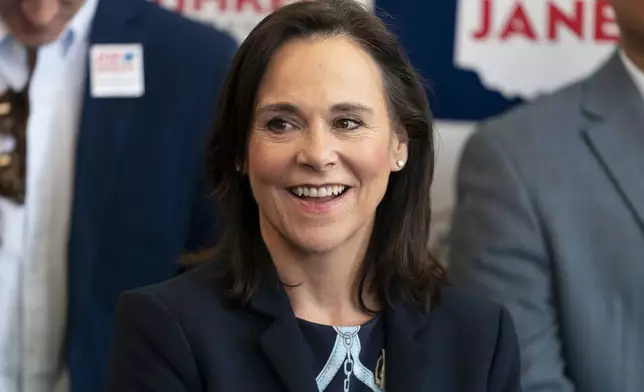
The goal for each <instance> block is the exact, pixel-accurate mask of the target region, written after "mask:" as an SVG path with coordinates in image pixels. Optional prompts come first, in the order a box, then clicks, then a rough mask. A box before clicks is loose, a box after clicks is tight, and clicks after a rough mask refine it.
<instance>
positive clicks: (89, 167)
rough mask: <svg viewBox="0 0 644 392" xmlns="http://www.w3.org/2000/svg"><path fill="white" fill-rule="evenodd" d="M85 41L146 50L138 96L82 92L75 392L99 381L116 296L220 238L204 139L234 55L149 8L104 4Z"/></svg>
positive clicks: (72, 342) (71, 358)
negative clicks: (207, 175)
mask: <svg viewBox="0 0 644 392" xmlns="http://www.w3.org/2000/svg"><path fill="white" fill-rule="evenodd" d="M89 39H90V45H91V44H118V43H140V44H142V46H143V57H144V61H143V63H144V73H145V94H144V96H142V97H140V98H92V97H91V96H90V92H89V82H86V87H85V99H84V104H83V110H82V118H81V128H80V133H79V140H78V146H77V152H76V172H75V184H74V205H73V212H72V218H71V219H72V224H71V232H70V239H69V244H68V262H69V268H68V271H69V272H68V285H69V306H68V312H69V316H68V337H67V344H68V346H67V360H68V365H69V370H70V376H71V390H72V392H90V391H97V390H99V389H100V386H101V385H102V384H103V382H104V378H105V371H106V368H107V356H108V347H109V341H110V330H111V326H112V318H113V310H114V304H115V302H116V299H117V297H118V295H119V293H121V292H122V291H124V290H127V289H132V288H135V287H139V286H143V285H147V284H151V283H155V282H158V281H161V280H164V279H167V278H170V277H172V276H174V275H175V274H176V273H177V271H178V263H177V261H178V257H179V255H180V254H181V252H182V251H186V250H196V249H197V248H200V247H202V246H205V245H207V244H208V242H209V241H212V240H214V239H215V237H216V236H217V231H218V230H217V229H216V226H215V219H214V217H215V216H216V212H215V211H214V209H215V207H214V206H213V205H212V204H211V202H209V201H208V200H206V199H205V197H204V194H205V193H206V192H205V189H206V188H205V185H204V184H205V183H206V182H205V181H203V177H205V176H204V170H203V155H204V154H203V150H204V145H205V144H204V139H205V134H206V132H207V131H208V129H209V128H210V126H211V121H212V119H213V113H214V109H215V103H216V100H217V96H218V91H219V88H220V85H221V84H222V83H223V79H224V77H225V74H226V71H227V68H228V65H229V63H230V61H231V59H232V56H233V55H234V52H235V51H236V48H237V44H236V43H235V42H234V41H233V40H232V39H231V38H230V37H229V36H227V35H225V34H223V33H221V32H218V31H216V30H214V29H212V28H210V27H207V26H205V25H202V24H199V23H197V22H193V21H188V20H187V19H185V18H183V17H181V16H179V15H176V14H173V13H171V12H169V11H167V10H164V9H162V8H160V7H158V6H157V5H154V4H152V3H149V2H147V1H145V0H101V1H100V2H99V4H98V8H97V11H96V15H95V18H94V21H93V24H92V28H91V33H90V38H89ZM88 72H89V70H88ZM88 75H89V73H88Z"/></svg>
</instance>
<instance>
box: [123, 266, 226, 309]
mask: <svg viewBox="0 0 644 392" xmlns="http://www.w3.org/2000/svg"><path fill="white" fill-rule="evenodd" d="M223 265H224V263H223V262H222V261H209V262H207V263H204V264H202V265H199V266H197V267H194V268H192V269H190V270H188V271H186V272H184V273H182V274H180V275H178V276H176V277H174V278H171V279H169V280H166V281H163V282H160V283H156V284H152V285H148V286H144V287H140V288H136V289H133V290H128V291H125V292H124V293H122V294H121V295H120V296H119V299H118V301H117V305H116V308H117V312H118V310H119V309H122V308H123V307H128V304H134V303H139V304H141V303H147V304H148V305H150V306H153V305H156V306H158V307H162V308H164V309H165V310H167V311H169V312H171V313H172V314H174V315H175V316H176V317H177V318H179V319H182V318H185V317H189V315H190V314H194V313H196V314H198V313H200V309H206V308H207V309H209V311H210V312H223V311H224V309H225V308H227V307H229V306H230V300H229V298H228V296H227V294H226V290H225V287H224V284H223V282H222V279H220V278H219V277H220V276H221V274H220V272H221V271H222V266H223Z"/></svg>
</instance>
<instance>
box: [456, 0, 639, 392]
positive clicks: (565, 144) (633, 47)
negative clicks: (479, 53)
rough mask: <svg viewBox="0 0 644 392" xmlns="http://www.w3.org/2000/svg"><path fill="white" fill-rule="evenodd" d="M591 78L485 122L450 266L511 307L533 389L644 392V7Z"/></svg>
mask: <svg viewBox="0 0 644 392" xmlns="http://www.w3.org/2000/svg"><path fill="white" fill-rule="evenodd" d="M613 6H614V8H615V14H616V17H617V19H618V23H619V25H620V29H621V33H622V43H621V45H620V46H621V48H620V50H619V51H618V52H617V53H615V55H614V56H613V57H612V58H611V59H610V60H609V61H608V62H607V63H606V64H604V65H603V66H602V67H601V69H599V70H598V71H597V72H596V73H595V74H594V75H592V76H591V77H590V78H588V79H587V80H584V81H582V82H580V83H578V84H575V85H573V86H570V87H568V88H565V89H563V90H561V91H559V92H557V93H555V94H553V95H550V96H546V97H542V98H540V99H538V100H537V101H536V102H533V103H530V104H527V105H525V106H523V107H520V108H517V109H515V110H513V111H511V112H510V113H507V114H505V115H503V116H501V117H499V118H495V119H492V120H490V121H487V122H486V123H484V124H482V125H480V127H479V129H478V130H477V132H475V133H474V135H473V137H472V138H471V139H470V140H469V141H468V143H467V144H466V147H465V149H464V152H463V156H462V158H461V164H460V167H459V171H458V185H457V188H458V189H457V194H458V196H457V200H458V201H457V209H456V213H455V217H454V222H453V227H452V233H451V238H450V252H449V264H450V269H451V273H452V278H453V280H454V281H455V283H456V284H462V285H465V286H469V287H471V288H472V289H474V290H478V291H479V292H480V293H482V294H484V295H487V296H489V297H490V298H492V299H494V300H496V301H498V302H501V303H503V304H504V305H506V306H507V307H508V309H509V310H510V312H511V313H512V315H513V318H514V322H515V324H516V327H517V332H518V335H519V340H520V344H521V350H522V352H521V356H522V384H523V388H524V390H525V391H526V392H536V391H549V392H550V391H581V392H642V391H644V1H643V0H613Z"/></svg>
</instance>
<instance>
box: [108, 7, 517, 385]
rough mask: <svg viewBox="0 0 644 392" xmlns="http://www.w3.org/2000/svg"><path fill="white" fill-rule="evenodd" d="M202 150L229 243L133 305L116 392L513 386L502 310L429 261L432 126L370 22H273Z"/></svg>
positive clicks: (283, 13) (274, 17)
mask: <svg viewBox="0 0 644 392" xmlns="http://www.w3.org/2000/svg"><path fill="white" fill-rule="evenodd" d="M207 148H208V156H209V158H208V167H209V171H208V172H209V174H210V176H211V178H212V180H213V183H214V184H215V192H214V193H215V196H216V197H217V199H218V201H219V203H221V204H222V205H223V206H224V210H225V211H226V213H227V227H226V234H225V237H224V238H223V240H222V242H221V243H220V244H219V247H218V248H217V249H216V251H215V252H214V257H213V258H214V260H211V261H208V262H207V263H205V265H204V266H202V267H200V268H197V269H195V270H193V271H190V272H188V273H187V274H185V275H183V276H181V277H179V278H177V279H175V280H172V281H170V282H166V283H163V284H161V285H157V286H153V287H149V288H145V289H141V290H138V291H134V292H130V293H127V294H125V295H123V296H122V297H121V300H120V301H119V305H118V309H117V314H118V317H119V322H118V324H117V328H116V340H115V343H114V351H113V356H112V361H111V377H110V383H109V388H108V390H109V391H123V390H127V391H139V390H140V391H143V390H147V391H149V390H152V391H220V390H221V391H256V390H261V391H268V392H270V391H284V390H286V391H290V392H307V391H309V392H310V391H327V392H336V391H338V392H339V391H345V392H349V391H351V392H361V391H383V390H385V389H387V390H390V391H396V390H405V391H415V390H427V389H429V388H432V389H436V390H440V391H445V392H450V391H467V392H471V391H514V390H515V388H517V387H518V381H517V379H518V378H517V377H518V358H517V352H516V341H515V336H514V332H513V327H512V323H511V321H510V319H509V317H508V316H507V314H506V312H505V311H504V310H502V308H501V307H499V306H497V305H493V304H489V303H486V302H482V301H480V300H478V299H475V298H471V297H469V296H468V295H466V294H463V293H460V292H459V291H458V290H456V289H454V288H449V287H447V283H446V280H447V279H446V276H445V272H444V270H443V268H442V266H441V265H440V264H439V263H437V262H436V261H434V259H433V258H432V257H431V255H430V252H429V249H428V239H429V227H430V224H429V223H430V222H429V221H430V213H431V205H430V198H429V195H430V186H431V183H432V174H433V168H434V150H433V129H432V119H431V112H430V109H429V105H428V103H427V97H426V95H425V91H424V88H423V86H422V84H421V83H420V81H419V77H418V75H416V73H415V72H414V71H413V69H412V67H411V66H410V64H409V63H408V61H407V59H406V57H405V56H404V54H403V52H402V50H401V48H400V47H399V45H398V43H397V40H396V38H395V36H394V35H392V34H391V33H390V32H389V31H388V30H387V28H386V27H385V25H384V24H383V23H382V21H380V20H379V19H378V18H377V17H376V16H375V15H374V14H373V13H371V12H370V11H369V10H368V9H366V8H363V7H362V6H361V5H359V4H358V3H356V2H354V1H351V0H323V1H310V2H299V3H294V4H292V5H289V6H285V7H283V8H281V9H280V10H278V11H276V12H274V13H273V14H271V15H270V16H268V17H267V18H266V19H264V20H263V21H262V22H261V23H260V24H259V25H258V26H257V27H256V28H255V29H254V30H253V31H252V32H251V33H250V35H249V36H248V38H247V39H246V40H245V41H244V43H243V44H242V45H241V47H240V49H239V51H238V53H237V55H236V57H235V59H234V61H233V64H232V66H231V69H230V72H229V75H228V79H227V81H226V84H225V86H224V89H223V91H222V95H221V97H220V101H219V106H218V108H217V114H216V118H215V124H214V129H213V134H212V137H211V139H210V141H209V144H208V147H207ZM159 326H163V327H161V328H160V327H159ZM144 336H145V337H144ZM466 352H467V353H468V354H467V355H465V353H466ZM385 358H386V359H385ZM385 364H386V365H385ZM459 369H469V370H468V371H466V372H460V371H459ZM385 380H386V381H385ZM463 380H467V381H463Z"/></svg>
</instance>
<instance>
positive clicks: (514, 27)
mask: <svg viewBox="0 0 644 392" xmlns="http://www.w3.org/2000/svg"><path fill="white" fill-rule="evenodd" d="M516 35H519V36H524V37H525V38H527V39H529V40H530V41H534V40H536V39H537V34H536V33H535V32H534V27H532V22H531V21H530V18H528V14H526V10H525V8H524V7H523V3H518V4H517V5H516V6H515V7H514V10H513V11H512V13H511V14H510V18H508V21H507V22H506V24H505V27H504V28H503V30H502V31H501V35H500V37H501V40H503V41H505V40H507V39H508V38H510V37H513V36H516Z"/></svg>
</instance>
